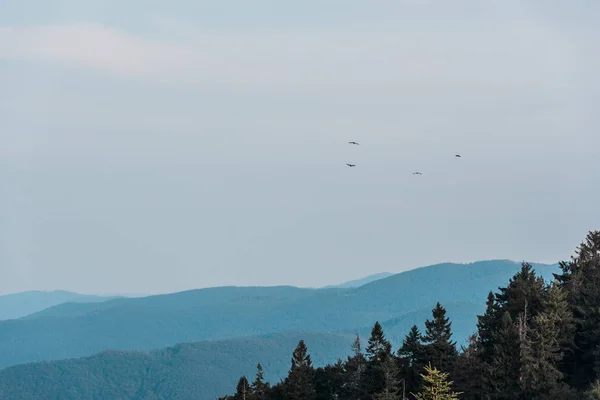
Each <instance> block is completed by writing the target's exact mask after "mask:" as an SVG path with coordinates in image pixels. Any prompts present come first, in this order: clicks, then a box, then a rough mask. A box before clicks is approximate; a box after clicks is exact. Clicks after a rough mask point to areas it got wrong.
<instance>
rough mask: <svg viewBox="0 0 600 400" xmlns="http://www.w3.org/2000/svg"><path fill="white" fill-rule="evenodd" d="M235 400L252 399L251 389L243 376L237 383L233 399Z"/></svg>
mask: <svg viewBox="0 0 600 400" xmlns="http://www.w3.org/2000/svg"><path fill="white" fill-rule="evenodd" d="M233 398H234V399H235V400H250V399H252V388H251V387H250V384H249V383H248V379H246V377H245V376H242V377H241V378H240V380H239V381H238V384H237V388H236V392H235V396H234V397H233Z"/></svg>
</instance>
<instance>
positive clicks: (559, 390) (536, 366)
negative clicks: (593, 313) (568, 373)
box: [519, 284, 573, 400]
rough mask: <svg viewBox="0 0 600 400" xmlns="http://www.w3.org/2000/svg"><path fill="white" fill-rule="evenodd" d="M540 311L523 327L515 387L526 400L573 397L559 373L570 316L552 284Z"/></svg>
mask: <svg viewBox="0 0 600 400" xmlns="http://www.w3.org/2000/svg"><path fill="white" fill-rule="evenodd" d="M544 303H545V304H544V311H543V312H542V313H540V314H538V315H536V316H535V317H534V318H533V319H532V321H531V323H530V324H529V325H527V326H526V327H525V333H524V334H523V335H521V338H520V351H521V360H520V363H521V371H520V372H521V373H520V381H519V385H520V387H521V390H522V393H523V396H524V397H525V398H527V399H532V400H534V399H548V400H550V399H558V398H560V399H564V400H567V399H568V398H573V393H572V392H571V391H570V390H569V388H568V387H567V385H566V384H565V383H564V374H563V373H562V372H561V371H560V362H561V361H562V358H563V355H564V351H563V347H561V345H562V344H563V343H565V342H566V340H567V339H566V338H565V337H564V336H565V335H566V334H567V333H568V332H569V331H570V329H569V326H570V325H571V321H572V315H571V313H570V311H569V309H568V305H567V303H566V296H565V293H564V291H563V290H562V289H561V288H560V286H558V285H556V284H555V285H553V286H552V287H551V288H550V290H549V291H548V293H547V296H546V299H545V300H544Z"/></svg>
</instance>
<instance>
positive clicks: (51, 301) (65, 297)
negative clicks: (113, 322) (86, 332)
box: [0, 290, 119, 320]
mask: <svg viewBox="0 0 600 400" xmlns="http://www.w3.org/2000/svg"><path fill="white" fill-rule="evenodd" d="M118 297H119V296H95V295H89V294H79V293H73V292H66V291H64V290H55V291H51V292H43V291H39V290H33V291H29V292H21V293H14V294H5V295H0V320H7V319H17V318H21V317H24V316H26V315H29V314H32V313H35V312H38V311H41V310H44V309H46V308H49V307H52V306H55V305H58V304H62V303H66V302H74V303H96V302H101V301H106V300H110V299H115V298H118Z"/></svg>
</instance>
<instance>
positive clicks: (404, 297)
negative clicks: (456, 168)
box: [0, 261, 558, 367]
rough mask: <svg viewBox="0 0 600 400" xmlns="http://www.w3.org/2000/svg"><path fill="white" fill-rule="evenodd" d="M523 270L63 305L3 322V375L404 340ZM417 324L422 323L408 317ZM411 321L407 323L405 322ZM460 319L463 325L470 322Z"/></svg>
mask: <svg viewBox="0 0 600 400" xmlns="http://www.w3.org/2000/svg"><path fill="white" fill-rule="evenodd" d="M534 267H535V268H536V270H537V271H538V273H539V274H540V275H542V276H545V277H546V278H548V277H550V276H551V273H552V272H558V266H557V265H541V264H534ZM519 268H520V265H519V264H518V263H515V262H507V261H485V262H478V263H472V264H468V265H463V264H451V263H446V264H439V265H436V266H431V267H422V268H416V269H413V270H409V271H406V272H402V273H399V274H396V275H392V276H390V277H387V278H384V279H381V280H377V281H374V282H371V283H368V284H366V285H363V286H361V287H358V288H351V289H302V288H295V287H290V286H286V287H283V286H280V287H262V288H261V287H237V288H236V287H225V288H211V289H199V290H192V291H186V292H179V293H175V294H167V295H156V296H149V297H143V298H135V299H116V300H110V301H108V302H102V303H96V304H89V303H88V304H84V303H82V304H76V303H73V304H70V305H66V304H63V305H59V306H55V307H52V308H50V309H48V310H45V311H44V312H42V313H39V314H37V315H34V316H30V317H28V318H25V319H20V320H12V321H3V322H0V353H2V354H8V357H2V358H1V359H0V367H7V366H10V365H15V364H21V363H26V362H31V361H43V360H52V359H55V360H56V359H65V358H72V357H82V356H88V355H92V354H95V353H99V352H101V351H104V350H108V349H114V350H149V349H152V348H160V347H165V346H170V345H174V344H175V343H181V342H195V341H203V340H218V339H231V338H235V337H241V336H253V335H260V334H267V333H277V332H282V331H295V330H300V329H302V330H308V331H316V332H354V331H357V330H361V329H363V330H364V329H365V327H367V328H368V327H369V326H370V325H372V323H373V322H374V321H376V320H379V321H396V322H393V332H390V334H394V335H398V336H399V335H401V334H402V332H405V331H406V329H408V328H410V326H408V324H409V320H410V321H412V322H423V321H424V319H426V318H428V317H429V314H428V311H427V310H431V308H433V306H434V305H435V302H436V301H440V302H441V303H442V305H444V306H447V307H448V308H449V313H450V311H451V309H452V307H454V306H453V305H452V303H456V304H468V307H467V306H463V308H464V307H466V308H468V309H469V310H470V311H469V313H471V311H473V310H477V309H482V307H483V306H484V305H483V303H482V302H483V301H484V300H482V299H485V298H486V296H487V294H488V293H489V291H490V290H496V289H497V287H498V286H500V285H505V284H506V282H507V281H508V279H509V278H510V277H512V276H513V275H514V273H516V272H517V271H518V269H519ZM432 293H435V296H433V295H432ZM434 297H435V301H434V300H433V298H434ZM410 315H413V317H411V318H412V319H411V318H408V317H407V316H410ZM59 317H60V318H59ZM401 317H404V319H398V318H401ZM452 318H453V319H456V320H457V321H459V320H462V317H460V315H452ZM473 318H475V317H474V316H473V317H469V318H466V319H465V322H464V324H463V323H459V322H457V323H456V325H455V326H456V328H457V330H456V332H455V334H456V340H458V341H459V342H463V341H464V339H465V338H466V336H468V335H469V334H470V333H472V332H473V331H474V329H475V326H474V322H473V321H474V320H473ZM394 319H396V320H394ZM390 324H392V323H390ZM471 324H473V326H472V327H470V328H469V326H470V325H471ZM461 326H462V328H461ZM394 332H398V333H397V334H396V333H394ZM49 338H51V339H49ZM16 343H19V346H16Z"/></svg>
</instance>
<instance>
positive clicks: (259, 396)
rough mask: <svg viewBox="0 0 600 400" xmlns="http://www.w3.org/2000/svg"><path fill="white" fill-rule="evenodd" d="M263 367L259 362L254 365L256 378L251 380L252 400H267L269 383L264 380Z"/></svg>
mask: <svg viewBox="0 0 600 400" xmlns="http://www.w3.org/2000/svg"><path fill="white" fill-rule="evenodd" d="M264 379H265V377H264V374H263V367H262V365H260V363H259V364H258V365H257V366H256V378H255V379H254V382H252V391H253V392H254V397H253V399H254V400H267V394H268V392H269V384H268V383H265V382H264Z"/></svg>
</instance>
